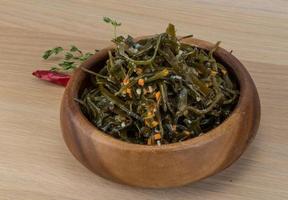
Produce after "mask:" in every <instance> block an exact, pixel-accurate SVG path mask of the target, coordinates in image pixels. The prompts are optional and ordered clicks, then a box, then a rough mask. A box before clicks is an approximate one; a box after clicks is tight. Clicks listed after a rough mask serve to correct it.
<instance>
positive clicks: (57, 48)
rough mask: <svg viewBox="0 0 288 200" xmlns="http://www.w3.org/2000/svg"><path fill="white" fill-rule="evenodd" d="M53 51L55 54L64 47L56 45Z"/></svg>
mask: <svg viewBox="0 0 288 200" xmlns="http://www.w3.org/2000/svg"><path fill="white" fill-rule="evenodd" d="M52 51H53V53H54V54H55V55H57V54H58V53H60V52H62V51H64V49H63V48H62V47H55V48H54V49H53V50H52Z"/></svg>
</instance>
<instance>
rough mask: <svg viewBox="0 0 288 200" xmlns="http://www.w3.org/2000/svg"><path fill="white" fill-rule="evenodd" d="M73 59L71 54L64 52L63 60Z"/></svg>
mask: <svg viewBox="0 0 288 200" xmlns="http://www.w3.org/2000/svg"><path fill="white" fill-rule="evenodd" d="M73 57H74V56H73V54H72V53H70V52H66V54H65V60H70V59H71V58H73Z"/></svg>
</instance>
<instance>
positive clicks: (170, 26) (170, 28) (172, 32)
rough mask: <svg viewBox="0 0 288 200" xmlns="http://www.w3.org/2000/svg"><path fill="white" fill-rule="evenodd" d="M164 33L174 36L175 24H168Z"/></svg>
mask: <svg viewBox="0 0 288 200" xmlns="http://www.w3.org/2000/svg"><path fill="white" fill-rule="evenodd" d="M166 33H167V34H168V35H170V36H171V37H176V30H175V26H174V25H173V24H169V25H168V27H167V29H166Z"/></svg>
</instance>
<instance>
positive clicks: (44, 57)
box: [42, 49, 53, 60]
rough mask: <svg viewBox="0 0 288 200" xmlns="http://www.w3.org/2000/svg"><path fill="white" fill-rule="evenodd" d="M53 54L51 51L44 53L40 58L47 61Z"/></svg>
mask: <svg viewBox="0 0 288 200" xmlns="http://www.w3.org/2000/svg"><path fill="white" fill-rule="evenodd" d="M52 54H53V51H52V50H51V49H49V50H47V51H45V52H44V54H43V56H42V58H43V59H45V60H47V59H48V58H49V57H50V56H51V55H52Z"/></svg>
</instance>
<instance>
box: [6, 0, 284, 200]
mask: <svg viewBox="0 0 288 200" xmlns="http://www.w3.org/2000/svg"><path fill="white" fill-rule="evenodd" d="M103 16H111V17H116V18H117V19H118V20H119V21H121V22H122V23H123V26H122V27H121V28H120V30H119V32H120V33H129V34H131V35H133V36H139V35H146V34H153V33H157V32H161V31H163V30H164V29H165V27H166V25H167V23H168V22H172V23H175V24H176V27H177V31H178V34H179V35H185V34H191V33H193V34H194V35H195V37H198V38H200V39H205V40H209V41H212V42H216V41H217V40H221V41H223V43H222V46H223V47H224V48H226V49H228V50H230V49H233V50H234V51H233V54H234V55H236V56H237V57H238V58H239V59H240V60H241V61H242V62H243V63H244V65H245V66H246V67H247V69H248V70H249V72H250V73H251V75H252V77H253V79H254V81H255V82H256V85H257V88H258V91H259V94H260V99H261V104H262V119H261V125H260V129H259V132H258V135H257V137H256V139H255V140H254V142H253V143H252V144H251V146H250V147H249V148H248V150H247V151H246V152H245V153H244V155H243V156H242V157H241V159H240V160H238V161H237V162H236V163H234V164H233V165H232V166H231V167H230V168H228V169H226V170H225V171H223V172H222V173H220V174H218V175H215V176H213V177H210V178H208V179H206V180H203V181H201V182H198V183H195V184H191V185H188V186H185V187H181V188H175V189H164V190H149V189H139V188H132V187H128V186H123V185H118V184H115V183H112V182H109V181H107V180H104V179H102V178H100V177H98V176H96V175H94V174H92V173H91V172H90V171H88V170H87V169H86V168H84V167H83V166H82V165H81V164H80V163H79V162H78V161H76V160H75V159H74V157H72V155H71V154H70V153H69V152H68V150H67V148H66V146H65V144H64V142H63V139H62V136H61V131H60V127H59V104H60V99H61V95H62V93H63V90H64V88H62V87H60V86H55V85H52V84H49V83H46V82H42V81H39V80H37V79H36V78H34V77H32V75H31V72H32V71H33V70H35V69H48V68H49V66H50V64H51V63H47V62H44V61H42V60H41V58H40V56H41V53H42V52H43V51H44V50H46V49H47V48H50V47H54V46H56V45H63V46H69V45H70V44H75V45H77V46H79V47H80V48H81V49H83V50H87V51H89V50H93V49H94V48H102V47H105V46H106V45H108V44H110V42H109V40H110V38H111V37H112V29H111V27H110V26H108V25H106V24H104V23H102V17H103ZM287 63H288V2H287V1H284V0H273V1H270V0H245V1H230V0H218V1H217V2H216V1H213V0H205V1H191V0H178V1H164V0H157V1H151V0H143V1H132V0H131V1H128V0H121V1H117V0H115V1H112V0H105V1H104V0H103V1H92V0H82V1H80V0H73V1H72V0H71V1H70V0H69V1H68V0H65V1H64V0H63V1H60V0H49V1H45V0H25V1H24V0H23V1H20V0H0V199H1V200H2V199H5V200H6V199H12V200H16V199H17V200H22V199H25V200H26V199H27V200H34V199H35V200H44V199H45V200H46V199H47V200H48V199H49V200H51V199H61V200H66V199H74V200H80V199H81V200H84V199H85V200H92V199H93V200H94V199H95V200H96V199H105V200H112V199H127V200H130V199H131V200H134V199H139V200H144V199H147V200H148V199H149V200H159V199H165V200H170V199H171V200H172V199H173V200H183V199H194V200H196V199H213V200H226V199H229V200H231V199H233V200H235V199H237V200H238V199H243V200H244V199H245V200H249V199H261V200H263V199H269V200H270V199H276V200H278V199H283V200H284V199H288V108H287V107H288V83H287V82H288V65H287Z"/></svg>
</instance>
